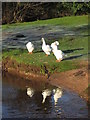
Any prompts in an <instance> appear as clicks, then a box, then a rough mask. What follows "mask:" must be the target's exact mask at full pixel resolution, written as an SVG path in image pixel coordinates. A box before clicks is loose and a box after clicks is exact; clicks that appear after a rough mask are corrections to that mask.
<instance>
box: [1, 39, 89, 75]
mask: <svg viewBox="0 0 90 120" xmlns="http://www.w3.org/2000/svg"><path fill="white" fill-rule="evenodd" d="M58 41H59V43H60V45H59V49H61V50H62V51H63V52H64V53H65V54H67V57H66V58H65V60H63V61H61V62H60V63H56V58H55V56H54V55H53V54H52V53H51V55H50V56H48V57H46V56H45V53H44V52H43V51H42V50H39V51H36V50H34V52H33V54H32V55H30V54H28V51H27V49H9V50H3V55H2V56H3V60H5V59H7V57H8V58H10V59H11V60H16V62H17V63H19V64H25V65H30V66H37V67H39V68H40V73H42V74H45V69H46V70H48V72H49V73H53V72H62V71H67V70H71V69H76V68H79V67H80V66H79V64H80V62H81V61H82V60H87V56H88V38H87V37H73V38H71V37H64V38H62V39H61V38H60V39H59V40H58ZM51 43H52V41H49V44H51Z"/></svg>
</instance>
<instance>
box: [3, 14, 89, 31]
mask: <svg viewBox="0 0 90 120" xmlns="http://www.w3.org/2000/svg"><path fill="white" fill-rule="evenodd" d="M87 24H88V15H83V16H70V17H62V18H54V19H48V20H37V21H34V22H24V23H14V24H6V25H2V28H3V30H5V29H9V28H15V27H25V26H29V27H30V26H40V25H60V26H68V27H69V26H70V27H74V26H80V25H87Z"/></svg>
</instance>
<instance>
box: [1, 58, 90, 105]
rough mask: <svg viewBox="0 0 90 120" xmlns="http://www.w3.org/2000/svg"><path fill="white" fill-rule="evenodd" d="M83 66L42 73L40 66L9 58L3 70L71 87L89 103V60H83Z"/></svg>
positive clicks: (5, 61)
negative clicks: (64, 70) (19, 62)
mask: <svg viewBox="0 0 90 120" xmlns="http://www.w3.org/2000/svg"><path fill="white" fill-rule="evenodd" d="M80 64H81V66H82V64H84V65H83V67H82V68H80V69H75V70H69V71H66V72H61V73H53V74H51V75H50V74H49V75H48V73H46V74H42V73H40V71H41V70H40V68H39V67H36V66H30V65H24V64H18V63H16V61H13V60H10V59H9V58H7V59H6V60H3V62H2V71H3V73H4V72H9V73H10V74H12V75H16V76H19V77H22V78H25V79H33V80H38V81H44V82H47V83H48V82H49V83H50V84H52V85H55V86H61V87H64V88H68V89H71V90H72V91H74V92H76V93H78V94H79V95H80V96H81V97H82V98H84V99H85V100H86V101H87V102H88V103H90V97H89V96H88V94H89V91H87V88H88V68H87V65H88V62H84V63H83V62H82V63H80Z"/></svg>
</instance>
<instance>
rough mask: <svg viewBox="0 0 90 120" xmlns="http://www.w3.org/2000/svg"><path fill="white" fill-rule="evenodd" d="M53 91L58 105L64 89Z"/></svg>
mask: <svg viewBox="0 0 90 120" xmlns="http://www.w3.org/2000/svg"><path fill="white" fill-rule="evenodd" d="M53 93H54V102H55V105H56V104H57V102H58V99H59V98H61V97H62V90H61V88H57V89H53Z"/></svg>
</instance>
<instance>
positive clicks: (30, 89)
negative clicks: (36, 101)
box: [27, 87, 34, 97]
mask: <svg viewBox="0 0 90 120" xmlns="http://www.w3.org/2000/svg"><path fill="white" fill-rule="evenodd" d="M27 95H28V96H29V97H32V96H33V95H34V90H33V89H32V88H30V87H29V88H27Z"/></svg>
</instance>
